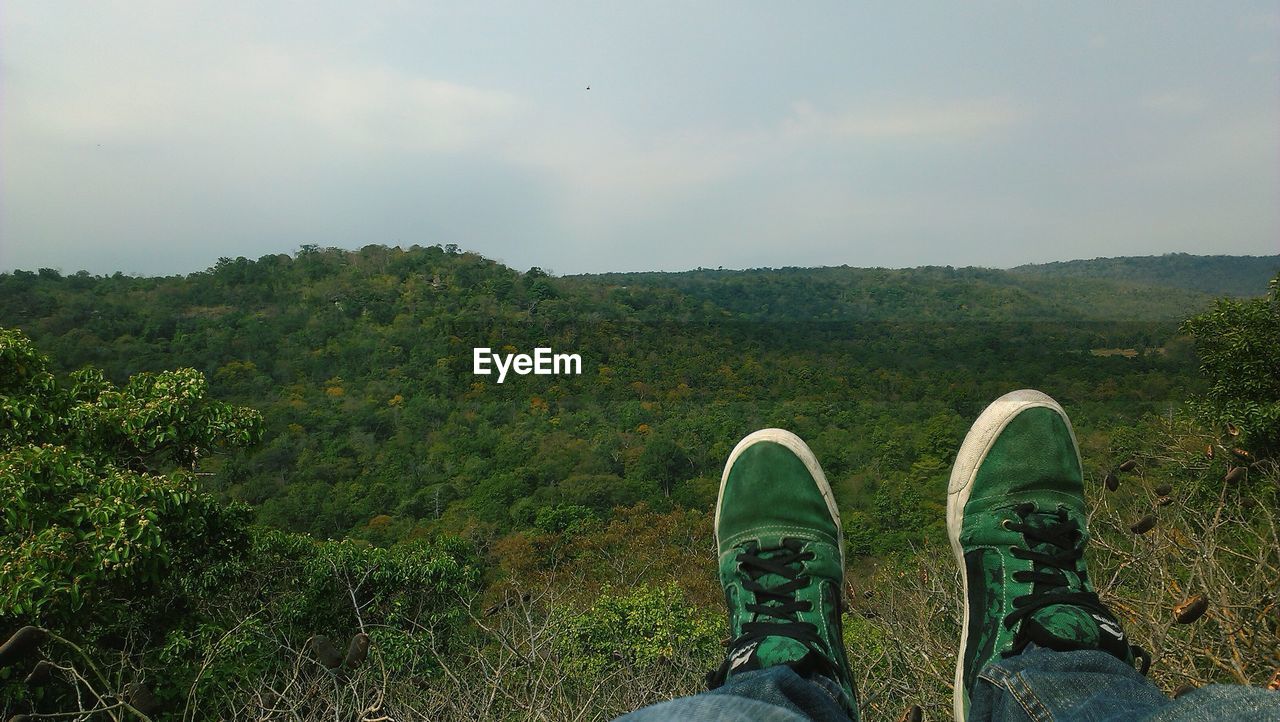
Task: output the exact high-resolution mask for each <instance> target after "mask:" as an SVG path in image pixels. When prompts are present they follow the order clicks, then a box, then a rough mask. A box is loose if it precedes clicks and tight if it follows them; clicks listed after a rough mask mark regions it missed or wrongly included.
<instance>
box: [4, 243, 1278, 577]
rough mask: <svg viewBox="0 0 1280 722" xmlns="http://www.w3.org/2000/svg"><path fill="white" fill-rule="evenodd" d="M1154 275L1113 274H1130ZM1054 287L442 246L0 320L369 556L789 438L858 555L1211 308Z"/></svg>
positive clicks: (1155, 388) (648, 486)
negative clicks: (1038, 395)
mask: <svg viewBox="0 0 1280 722" xmlns="http://www.w3.org/2000/svg"><path fill="white" fill-rule="evenodd" d="M1173 258H1174V259H1175V260H1177V261H1179V262H1180V263H1182V264H1183V265H1185V261H1184V260H1183V257H1173ZM1169 259H1170V257H1160V258H1150V259H1139V260H1130V261H1127V262H1124V263H1123V265H1124V267H1126V268H1133V267H1140V266H1142V265H1143V263H1144V262H1145V264H1146V265H1148V266H1150V267H1151V268H1152V269H1153V273H1151V274H1145V275H1146V276H1151V275H1154V274H1156V273H1159V272H1160V271H1162V270H1163V269H1164V268H1165V267H1166V266H1167V265H1168V264H1169V262H1170V260H1169ZM1204 262H1205V264H1206V265H1207V266H1208V267H1210V268H1211V269H1212V270H1213V272H1214V274H1215V277H1218V278H1220V281H1219V283H1220V284H1225V286H1228V287H1230V289H1231V292H1232V293H1234V294H1237V295H1248V294H1250V293H1252V294H1253V295H1258V294H1261V293H1263V292H1264V291H1265V290H1266V287H1265V280H1266V278H1265V277H1264V278H1262V279H1261V280H1259V275H1258V269H1259V268H1260V267H1262V266H1266V265H1267V264H1269V265H1270V268H1271V270H1272V271H1274V270H1276V268H1278V267H1280V257H1272V258H1270V259H1238V260H1237V262H1236V268H1237V269H1238V273H1237V274H1236V275H1234V276H1233V275H1231V273H1230V268H1231V267H1230V266H1229V265H1225V264H1223V263H1222V262H1221V259H1206V260H1205V261H1204ZM1115 263H1122V261H1120V260H1117V261H1115ZM1046 268H1051V267H1046ZM1109 268H1110V267H1106V268H1101V269H1100V272H1101V275H1103V276H1110V275H1111V274H1110V272H1109ZM1069 275H1070V277H1069V278H1059V277H1058V276H1057V275H1055V274H1053V273H1052V272H1050V271H1044V272H1041V273H1038V274H1031V273H1029V272H1028V271H1027V270H1026V269H1022V270H1020V271H1018V272H1017V273H1010V272H1005V271H996V270H989V269H976V268H967V269H952V268H920V269H911V270H884V269H855V268H825V269H780V270H768V269H761V270H753V271H709V270H699V271H692V272H688V273H674V274H652V273H637V274H610V275H606V276H582V277H570V278H556V277H552V276H549V275H547V274H546V273H544V272H542V271H541V270H539V269H536V268H534V269H530V270H529V271H527V272H524V273H520V272H516V271H513V270H512V269H509V268H506V267H504V266H502V265H500V264H498V263H495V262H493V261H490V260H487V259H485V258H483V257H481V256H479V255H477V254H474V253H465V252H461V251H459V250H458V249H457V248H454V247H451V246H450V247H445V248H441V247H429V248H417V247H415V248H412V249H409V250H401V249H395V248H386V247H381V246H369V247H366V248H364V249H362V250H360V251H357V252H344V251H340V250H336V249H320V248H313V247H306V248H303V249H302V250H301V251H300V252H298V253H297V254H296V256H292V257H291V256H283V255H281V256H266V257H264V258H261V259H259V260H257V261H250V260H247V259H243V258H240V259H234V260H232V259H225V258H224V259H221V260H220V261H219V262H218V263H217V264H216V265H214V266H213V267H212V268H210V269H209V270H208V271H207V272H204V273H197V274H192V275H190V276H187V277H185V278H184V277H172V278H133V277H127V276H123V275H115V276H111V277H92V276H89V275H87V274H83V273H81V274H76V275H70V276H62V275H60V274H58V273H56V272H52V271H48V270H43V271H39V272H36V273H24V272H18V273H14V274H6V275H4V276H0V323H3V324H4V325H7V326H13V327H16V328H20V329H23V330H24V331H25V332H27V333H28V334H29V335H30V337H31V338H32V339H33V340H34V341H35V342H36V343H37V345H38V346H39V347H40V348H42V349H44V350H45V351H47V352H48V353H49V354H50V355H51V356H52V358H54V359H55V360H56V362H57V363H58V364H59V369H60V370H63V371H70V370H73V369H76V368H80V367H82V366H85V365H91V366H95V367H101V368H103V369H104V370H105V372H106V375H107V377H108V378H109V379H111V380H113V381H116V382H121V381H123V380H124V379H126V378H127V377H128V376H130V375H132V374H134V373H137V372H139V371H158V370H162V369H169V368H179V367H190V368H194V369H197V370H199V371H201V372H203V373H204V374H205V376H206V377H207V378H208V379H209V381H210V384H211V390H212V393H213V395H214V396H216V397H217V398H220V399H224V400H227V401H230V402H234V403H237V404H242V405H245V406H249V407H252V408H255V409H258V410H259V411H261V412H262V413H263V415H264V417H265V420H266V434H265V438H264V442H263V443H262V444H261V445H259V446H257V447H256V448H254V449H252V450H249V451H246V452H241V453H238V454H235V455H232V456H230V457H226V458H213V459H206V460H203V461H202V462H201V465H200V471H201V472H203V473H207V474H213V476H212V477H210V478H209V479H208V480H207V482H206V484H207V486H208V488H210V489H214V490H216V491H218V492H219V493H221V494H223V495H224V496H225V497H227V498H232V499H238V500H243V501H246V502H248V503H250V504H251V505H253V506H254V508H255V509H256V510H257V511H256V513H257V516H258V519H259V520H261V521H262V522H264V523H267V524H270V525H273V526H277V527H280V528H285V529H290V530H298V531H306V532H310V533H312V534H316V535H319V536H322V537H342V536H349V535H354V536H357V537H363V538H368V539H370V540H372V541H376V542H378V543H389V542H391V541H394V540H395V539H397V538H400V537H403V536H404V535H406V534H409V533H412V531H413V530H414V529H426V530H437V529H444V530H452V531H458V530H461V529H463V528H464V527H466V526H468V525H484V526H486V527H487V528H489V529H491V530H492V532H493V533H502V532H505V531H508V530H511V529H514V528H527V527H530V526H533V525H534V524H535V523H536V521H537V519H538V518H539V515H540V514H542V515H543V516H546V515H548V514H553V512H554V510H555V509H557V508H560V507H573V508H574V510H575V513H580V514H587V513H589V514H592V515H596V516H606V515H607V514H608V511H609V510H610V509H612V508H613V507H614V506H617V505H628V504H633V503H635V502H638V501H646V502H648V503H650V504H652V505H654V506H655V507H656V508H671V507H672V506H673V505H680V506H684V507H687V508H694V509H700V508H704V507H705V506H706V504H707V503H708V501H709V500H710V499H711V498H712V494H713V492H714V489H715V484H716V481H717V479H718V474H719V466H720V464H721V463H722V462H723V459H724V458H725V456H726V454H727V452H728V450H729V449H730V448H731V447H732V445H733V443H735V442H736V440H737V439H738V438H740V437H741V436H742V435H744V434H745V433H747V432H749V431H751V430H752V429H753V428H757V427H761V426H765V425H779V426H785V427H788V428H792V429H794V430H795V431H796V432H797V433H800V434H802V435H803V436H805V437H806V438H808V439H809V440H810V443H811V444H812V445H813V446H814V448H815V450H816V451H817V452H818V453H819V455H820V457H821V458H822V459H823V462H824V464H826V465H827V469H828V473H829V475H830V476H832V477H833V478H834V479H837V480H838V482H837V483H839V484H840V485H841V486H842V491H843V492H844V493H842V494H841V498H842V499H844V500H846V503H848V504H850V505H851V506H852V507H853V509H852V510H851V511H855V513H856V511H861V512H866V511H868V510H870V509H875V508H879V509H882V510H888V509H892V510H893V513H891V514H884V513H880V514H875V515H869V516H868V518H867V521H866V524H858V526H859V527H860V528H865V529H868V530H869V532H870V533H869V534H868V536H867V538H866V539H865V540H861V541H860V542H859V543H860V544H861V546H862V547H863V550H864V551H866V552H868V553H870V552H873V551H882V550H885V549H890V548H894V547H895V546H897V545H898V544H899V543H900V542H901V541H902V540H901V539H898V538H896V536H895V534H893V533H890V532H891V531H892V530H902V529H918V530H924V529H929V528H933V527H936V524H934V523H932V522H930V523H926V522H925V520H926V519H929V518H931V517H932V516H933V515H932V514H931V510H932V509H934V508H936V507H935V505H936V504H937V503H938V502H940V501H941V497H940V496H939V494H938V491H937V489H938V486H937V484H934V483H928V482H933V481H936V480H938V479H941V478H942V477H943V476H944V475H945V473H946V465H947V463H948V460H949V458H948V456H949V454H950V453H951V451H950V449H951V447H952V446H954V444H955V440H956V439H957V438H959V436H961V435H962V434H963V431H964V429H965V427H966V425H967V423H968V422H967V420H968V419H970V418H972V416H973V415H974V414H975V413H976V412H977V411H978V410H980V409H981V408H982V406H983V405H984V404H985V403H986V401H987V400H989V399H990V398H993V397H995V396H997V395H999V393H1001V392H1002V390H1005V389H1009V388H1015V387H1020V386H1039V387H1044V388H1049V389H1052V390H1053V391H1054V393H1055V394H1056V395H1058V396H1059V397H1061V398H1063V399H1064V400H1065V401H1066V402H1067V403H1070V404H1072V405H1073V406H1074V408H1075V409H1076V412H1075V413H1076V414H1077V415H1079V416H1080V417H1081V418H1082V419H1083V420H1085V421H1087V422H1089V423H1090V424H1091V425H1092V424H1094V423H1095V422H1096V423H1098V424H1102V426H1103V428H1106V426H1107V425H1110V424H1116V423H1123V419H1124V418H1131V417H1133V416H1134V415H1136V414H1140V413H1142V412H1144V411H1151V410H1160V409H1163V408H1165V407H1166V406H1167V404H1168V403H1169V402H1170V401H1171V400H1173V399H1177V398H1181V397H1182V396H1185V395H1186V394H1187V393H1188V392H1189V391H1191V390H1192V389H1193V388H1194V386H1195V384H1196V383H1197V382H1196V377H1195V361H1194V356H1193V354H1192V353H1191V351H1190V349H1189V348H1188V346H1187V344H1186V343H1185V341H1182V340H1179V339H1178V337H1177V335H1176V328H1177V322H1178V321H1179V320H1181V319H1182V318H1184V317H1186V316H1187V315H1188V314H1189V313H1190V312H1191V311H1193V310H1196V309H1197V308H1201V307H1203V306H1205V305H1206V304H1207V303H1208V302H1209V300H1210V298H1211V296H1209V295H1207V294H1205V293H1203V292H1199V291H1196V290H1194V289H1189V288H1184V287H1181V286H1179V285H1177V284H1180V283H1183V284H1185V283H1188V282H1190V281H1195V280H1196V279H1197V278H1198V276H1196V275H1195V274H1175V275H1172V276H1171V281H1170V282H1171V284H1172V285H1167V286H1163V287H1160V288H1158V289H1157V288H1154V287H1152V286H1140V285H1135V284H1134V283H1132V282H1128V281H1124V282H1121V281H1111V280H1099V279H1095V278H1083V279H1081V278H1076V275H1078V274H1076V273H1072V274H1069ZM1131 275H1136V274H1131ZM477 346H482V347H491V348H494V349H506V350H507V351H508V352H512V351H523V352H530V351H532V350H533V349H534V348H535V347H538V346H543V347H550V348H552V349H554V350H556V351H559V352H566V353H568V352H572V353H578V354H580V355H581V356H582V357H583V359H584V369H583V371H584V373H583V374H582V375H581V376H559V377H556V376H551V377H548V376H522V377H513V378H510V379H509V380H507V381H506V382H505V383H503V384H501V385H499V384H497V383H496V378H495V377H493V376H475V375H473V374H472V368H471V365H472V356H471V353H472V351H471V350H472V348H473V347H477ZM1105 354H1114V355H1105ZM853 518H859V517H857V516H856V515H855V517H853ZM908 520H909V521H912V522H917V521H918V522H920V523H918V524H917V523H903V522H905V521H908ZM881 530H883V531H884V532H886V533H880V531H881ZM935 531H936V529H935ZM913 533H914V532H913ZM921 533H923V531H922V532H921Z"/></svg>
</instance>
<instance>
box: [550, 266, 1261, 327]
mask: <svg viewBox="0 0 1280 722" xmlns="http://www.w3.org/2000/svg"><path fill="white" fill-rule="evenodd" d="M1277 272H1280V256H1263V257H1257V256H1190V255H1187V254H1170V255H1164V256H1144V257H1128V258H1099V259H1093V260H1088V261H1068V262H1063V263H1049V264H1042V265H1029V266H1019V267H1017V268H1014V269H1010V270H1008V271H1005V270H997V269H988V268H975V267H968V268H952V267H950V266H946V267H938V266H927V267H920V268H911V269H883V268H873V269H868V268H850V267H847V266H840V267H826V268H781V269H751V270H724V269H714V270H712V269H697V270H694V271H683V272H646V273H605V274H592V275H582V276H572V277H569V279H567V280H569V281H576V280H581V281H584V282H586V283H587V284H590V285H595V284H605V285H607V286H610V287H627V288H630V287H633V286H640V287H645V288H672V289H677V290H679V291H680V292H681V293H682V294H685V295H686V296H689V297H691V298H694V299H697V300H699V301H702V302H704V303H709V304H710V305H711V307H713V308H716V309H722V310H725V311H728V312H730V313H731V314H733V315H734V316H736V317H743V318H752V319H786V318H795V317H803V318H807V319H858V318H886V317H892V316H895V315H898V314H901V313H918V314H922V315H923V316H924V317H927V318H938V317H944V318H955V317H957V316H958V317H966V318H976V319H983V320H996V319H1000V320H1010V319H1013V318H1017V319H1031V318H1053V319H1072V320H1107V321H1116V320H1129V321H1134V320H1144V321H1148V320H1169V319H1181V318H1185V317H1186V315H1187V314H1188V313H1192V312H1194V311H1195V310H1197V309H1199V308H1201V307H1203V306H1204V305H1205V304H1206V303H1207V302H1208V301H1209V300H1210V299H1212V298H1216V297H1219V296H1242V297H1243V296H1261V295H1263V294H1264V293H1266V290H1267V282H1268V281H1269V280H1270V279H1271V278H1272V277H1274V276H1275V274H1276V273H1277ZM920 302H923V303H920Z"/></svg>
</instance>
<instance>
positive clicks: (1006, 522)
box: [1000, 519, 1013, 531]
mask: <svg viewBox="0 0 1280 722" xmlns="http://www.w3.org/2000/svg"><path fill="white" fill-rule="evenodd" d="M1011 523H1013V520H1012V519H1001V520H1000V526H1002V527H1004V528H1005V529H1006V530H1008V531H1013V529H1012V528H1011V527H1010V526H1009V525H1010V524H1011Z"/></svg>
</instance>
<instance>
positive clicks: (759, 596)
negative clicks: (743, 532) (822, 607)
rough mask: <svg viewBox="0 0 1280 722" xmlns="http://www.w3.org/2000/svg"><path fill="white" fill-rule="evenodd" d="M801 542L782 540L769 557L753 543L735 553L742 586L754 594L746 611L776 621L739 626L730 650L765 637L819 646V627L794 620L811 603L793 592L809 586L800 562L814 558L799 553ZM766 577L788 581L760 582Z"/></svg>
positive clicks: (811, 606)
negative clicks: (740, 631)
mask: <svg viewBox="0 0 1280 722" xmlns="http://www.w3.org/2000/svg"><path fill="white" fill-rule="evenodd" d="M803 548H804V546H803V543H802V542H801V541H800V540H798V539H785V540H783V542H782V546H781V547H779V548H778V549H777V550H770V551H769V556H768V557H765V556H763V555H762V554H763V552H762V551H761V550H760V549H759V548H757V547H756V546H755V545H754V544H752V545H750V546H748V547H747V549H746V550H745V551H743V552H742V553H740V554H738V569H740V570H741V571H742V572H743V574H745V575H746V576H747V579H746V581H744V582H743V583H742V586H743V587H744V588H746V590H747V591H749V592H752V593H754V594H755V597H756V601H755V602H754V603H752V604H748V605H746V610H747V611H748V612H752V613H754V614H757V615H763V616H767V617H772V618H774V619H778V620H781V621H777V622H747V623H746V624H743V625H742V635H741V636H740V637H738V639H736V640H734V643H733V645H732V646H733V647H735V648H736V647H740V646H742V645H743V644H744V643H747V642H751V641H753V640H758V639H764V638H765V637H790V638H792V639H795V640H799V641H801V642H815V643H818V644H821V643H822V640H821V638H819V637H818V628H817V627H816V626H814V625H813V624H812V623H810V622H801V621H800V620H799V619H797V618H796V614H797V613H798V612H807V611H809V610H810V609H812V608H813V604H812V603H811V602H807V601H799V600H797V599H796V592H797V591H799V590H801V589H804V588H805V587H807V586H809V582H810V581H811V580H810V578H809V576H808V575H806V574H804V573H803V562H806V561H809V560H810V559H813V552H806V551H801V550H802V549H803ZM766 574H774V575H777V576H779V577H782V578H784V579H787V580H789V581H786V582H784V583H782V584H778V585H776V586H766V585H764V584H761V583H760V581H759V580H760V578H761V577H763V576H765V575H766Z"/></svg>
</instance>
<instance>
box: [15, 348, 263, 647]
mask: <svg viewBox="0 0 1280 722" xmlns="http://www.w3.org/2000/svg"><path fill="white" fill-rule="evenodd" d="M0 364H2V367H0V379H4V382H3V384H2V385H3V389H4V392H5V393H4V395H3V396H0V414H3V416H2V417H0V439H2V440H3V441H4V442H6V447H7V450H6V451H5V452H4V453H3V454H0V506H3V508H4V524H3V526H0V550H3V552H2V555H3V556H0V561H3V564H2V565H0V620H3V619H6V618H14V617H22V618H24V619H28V620H31V621H35V622H37V623H40V624H51V625H55V626H64V625H68V624H72V623H73V622H74V621H75V620H77V619H80V618H81V615H80V614H79V612H80V610H81V608H82V607H83V606H84V605H85V604H86V603H92V604H93V605H94V606H95V607H98V608H100V607H101V605H103V604H111V603H113V602H112V601H111V600H113V599H115V598H117V597H119V596H120V595H121V594H123V595H125V596H126V598H127V597H131V596H133V595H139V594H147V593H148V590H149V589H152V588H154V586H155V585H156V584H157V583H159V582H160V581H161V580H162V577H163V576H164V575H165V573H166V572H168V570H169V569H170V568H171V565H172V564H173V563H174V562H175V561H176V560H178V559H185V558H187V557H189V556H191V555H196V556H199V555H201V554H203V553H208V552H209V551H211V550H215V549H218V548H219V547H221V546H222V545H224V544H226V543H234V542H228V540H227V539H224V538H219V537H214V538H211V537H210V536H209V532H211V531H213V530H216V529H219V528H221V527H223V526H225V524H224V521H225V520H224V518H223V517H225V516H226V515H227V514H230V515H231V516H233V517H235V516H239V517H241V519H242V520H243V517H244V510H243V509H242V508H241V509H236V510H224V509H222V508H221V506H220V505H219V504H217V503H215V502H214V501H213V499H212V498H211V497H209V496H208V495H206V494H199V493H197V492H196V491H195V489H194V486H193V485H192V483H191V481H190V478H189V477H188V476H183V475H181V474H171V475H167V476H166V475H159V474H155V473H151V472H150V471H149V470H148V469H149V468H150V465H151V464H158V463H169V464H173V463H181V464H186V463H190V462H192V461H194V460H195V459H196V458H198V457H199V456H201V455H203V454H207V453H209V452H210V451H212V450H213V449H215V448H226V447H231V446H237V445H244V444H247V443H250V442H251V441H253V440H255V439H256V437H257V436H258V435H259V434H260V433H261V431H260V428H261V417H260V415H259V414H258V413H257V412H254V411H251V410H248V409H235V408H233V407H230V406H228V405H226V404H220V403H215V402H211V401H209V400H208V399H207V398H206V395H205V392H206V387H205V385H204V379H203V377H201V376H200V374H199V373H197V372H194V371H191V370H190V369H185V370H181V371H177V372H172V373H169V374H156V375H151V374H147V375H142V376H139V377H136V378H134V379H132V380H130V382H129V384H128V385H127V386H126V387H125V388H124V389H119V390H117V389H116V388H115V387H114V386H112V385H111V384H110V383H108V382H106V381H105V380H104V379H103V378H102V376H101V375H100V374H97V373H94V372H91V371H84V372H79V373H77V374H74V375H73V377H72V379H71V381H70V384H69V385H68V386H65V387H64V386H62V385H59V384H58V383H56V382H55V381H54V379H53V377H52V375H51V374H50V373H49V371H48V368H47V366H48V361H47V359H46V358H45V357H43V356H42V355H40V354H39V353H38V352H36V351H35V349H34V348H33V347H32V346H31V344H30V342H29V341H28V340H27V339H26V337H25V336H23V335H22V334H21V333H19V332H16V331H12V330H9V329H0Z"/></svg>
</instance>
